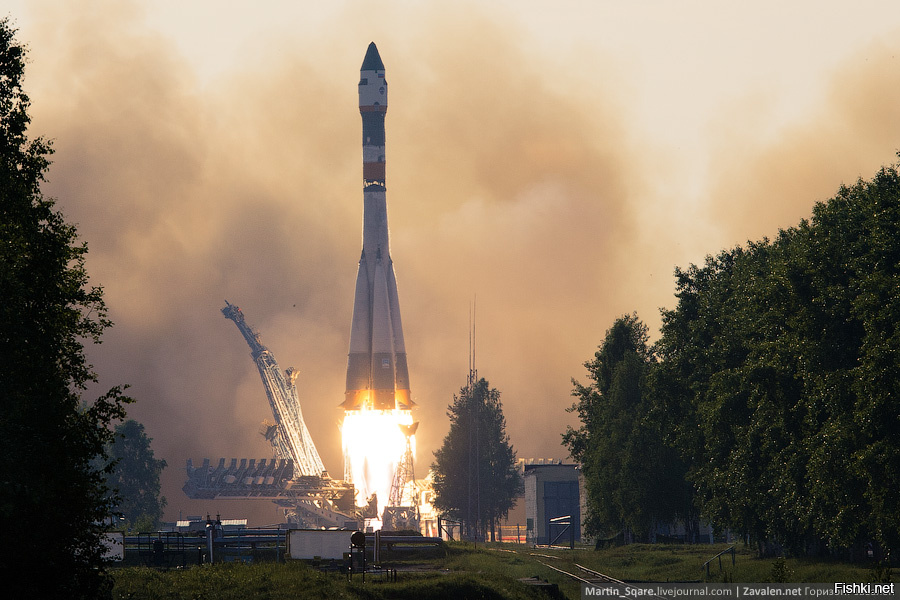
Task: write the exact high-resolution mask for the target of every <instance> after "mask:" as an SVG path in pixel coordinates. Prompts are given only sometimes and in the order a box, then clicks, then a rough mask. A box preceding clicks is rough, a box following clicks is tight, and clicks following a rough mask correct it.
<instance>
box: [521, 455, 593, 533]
mask: <svg viewBox="0 0 900 600" xmlns="http://www.w3.org/2000/svg"><path fill="white" fill-rule="evenodd" d="M582 483H583V482H582V476H581V469H580V468H579V466H578V465H575V464H562V461H559V462H557V463H555V464H525V518H526V528H527V530H528V539H529V541H530V542H532V543H535V544H550V543H553V544H556V545H568V544H569V543H570V540H572V539H573V537H574V540H575V541H576V542H578V541H580V540H581V489H582V487H583V485H582ZM565 516H569V517H571V518H570V520H568V522H570V523H571V524H570V525H569V526H570V527H572V528H574V536H572V535H570V531H569V530H567V529H566V525H565V523H564V522H563V521H562V520H557V521H554V519H557V518H558V517H565Z"/></svg>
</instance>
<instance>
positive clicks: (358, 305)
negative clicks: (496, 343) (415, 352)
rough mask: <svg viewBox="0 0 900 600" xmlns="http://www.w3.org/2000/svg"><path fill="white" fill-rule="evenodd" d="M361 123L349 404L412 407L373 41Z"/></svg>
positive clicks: (382, 91)
mask: <svg viewBox="0 0 900 600" xmlns="http://www.w3.org/2000/svg"><path fill="white" fill-rule="evenodd" d="M359 76H360V77H359V113H360V115H361V116H362V129H363V140H362V141H363V243H362V246H363V247H362V256H361V257H360V259H359V271H358V273H357V276H356V296H355V299H354V302H353V321H352V324H351V328H350V352H349V357H348V361H347V391H346V395H345V400H344V402H343V404H342V405H341V406H342V407H343V408H344V409H345V410H362V409H375V410H394V409H402V410H409V409H410V408H411V407H412V406H413V402H412V400H411V399H410V394H409V372H408V369H407V365H406V347H405V345H404V343H403V327H402V325H401V322H400V303H399V301H398V299H397V281H396V279H395V278H394V266H393V262H392V261H391V255H390V247H389V238H388V226H387V200H386V197H385V191H386V188H385V160H384V156H385V154H384V116H385V113H386V112H387V81H386V80H385V78H384V63H382V62H381V56H380V55H379V54H378V48H376V47H375V42H372V43H371V44H369V48H368V50H367V51H366V57H365V59H363V63H362V67H361V68H360V72H359Z"/></svg>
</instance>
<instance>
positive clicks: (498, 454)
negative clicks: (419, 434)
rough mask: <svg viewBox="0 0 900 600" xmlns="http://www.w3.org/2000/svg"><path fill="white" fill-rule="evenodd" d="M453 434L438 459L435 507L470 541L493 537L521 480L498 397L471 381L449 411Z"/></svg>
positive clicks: (485, 385)
mask: <svg viewBox="0 0 900 600" xmlns="http://www.w3.org/2000/svg"><path fill="white" fill-rule="evenodd" d="M447 416H448V417H449V418H450V431H449V432H448V433H447V436H446V437H445V438H444V443H443V445H442V446H441V447H440V448H439V449H438V450H437V451H436V452H435V453H434V457H435V461H434V463H433V464H432V465H431V469H432V471H433V473H434V492H435V500H434V505H435V507H437V508H438V509H439V510H440V511H441V512H443V513H444V514H446V515H449V516H451V517H452V518H454V519H458V520H461V521H463V522H464V523H465V528H466V529H465V531H466V534H467V535H468V536H473V537H480V536H482V535H484V534H485V533H486V532H487V531H490V536H491V541H494V530H495V525H496V524H497V522H498V521H499V520H500V519H501V518H503V517H506V515H508V514H509V510H510V508H512V506H513V503H514V501H515V498H516V496H517V495H518V493H519V489H520V487H521V486H522V478H521V476H520V475H519V472H518V470H517V469H516V453H515V451H514V450H513V448H512V446H511V445H510V443H509V436H508V435H506V419H505V418H504V417H503V407H502V404H501V402H500V392H499V391H498V390H497V389H496V388H491V387H490V386H489V384H488V382H487V381H486V380H485V379H484V378H481V379H478V380H477V381H476V380H475V378H474V376H473V377H470V382H469V385H467V386H465V387H463V388H460V390H459V395H454V396H453V403H452V404H451V405H450V406H449V407H448V409H447Z"/></svg>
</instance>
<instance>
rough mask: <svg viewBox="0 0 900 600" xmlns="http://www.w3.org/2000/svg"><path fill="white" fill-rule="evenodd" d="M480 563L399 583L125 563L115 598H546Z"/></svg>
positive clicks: (295, 564)
mask: <svg viewBox="0 0 900 600" xmlns="http://www.w3.org/2000/svg"><path fill="white" fill-rule="evenodd" d="M482 564H483V565H487V568H488V571H486V572H482V573H478V572H476V571H474V570H473V571H469V572H463V573H452V574H439V573H436V572H435V573H426V574H408V573H401V574H400V575H399V577H398V581H397V582H396V583H389V582H385V581H380V580H379V579H378V578H377V577H375V576H373V575H372V574H369V575H367V576H366V582H365V583H363V582H362V578H361V577H359V576H356V577H355V578H354V579H353V580H352V581H348V580H347V577H346V575H343V574H339V573H321V572H319V571H316V570H313V569H311V568H310V567H308V566H306V565H305V564H304V563H302V562H299V561H289V562H287V563H286V564H281V563H255V564H249V565H247V564H242V563H223V564H217V565H204V566H202V567H192V568H190V569H187V570H183V571H169V572H165V573H162V572H158V571H155V570H153V569H147V568H126V569H121V570H119V571H118V572H116V574H115V576H116V584H115V587H114V588H113V598H115V599H116V600H118V599H122V600H126V599H127V600H156V599H158V598H172V599H174V600H179V599H183V600H195V599H199V598H216V599H219V600H229V599H234V600H246V599H247V598H266V599H271V600H280V599H284V600H302V599H306V598H308V599H310V600H313V599H314V600H329V599H338V598H342V599H344V598H361V599H367V600H382V599H384V600H387V599H391V600H403V599H409V600H422V599H442V598H447V599H450V598H485V599H497V600H501V599H504V600H505V599H512V600H529V599H531V600H537V599H540V598H542V597H544V598H545V596H541V595H540V592H538V591H536V590H532V589H528V588H526V587H525V586H524V585H523V584H521V583H519V582H518V581H516V580H515V579H514V578H513V577H511V576H510V574H509V573H506V572H503V571H502V570H500V569H498V568H497V565H496V561H489V562H488V561H483V562H482Z"/></svg>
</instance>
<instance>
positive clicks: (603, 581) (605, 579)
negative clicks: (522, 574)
mask: <svg viewBox="0 0 900 600" xmlns="http://www.w3.org/2000/svg"><path fill="white" fill-rule="evenodd" d="M538 562H539V563H541V564H542V565H544V566H545V567H547V568H548V569H552V570H553V571H556V572H557V573H560V574H562V575H565V576H566V577H568V578H570V579H574V580H575V581H578V582H580V583H584V584H587V585H609V584H612V585H615V586H618V587H620V588H621V589H622V590H626V589H632V590H638V589H640V588H638V587H637V586H633V585H631V584H629V583H625V582H624V581H620V580H618V579H616V578H614V577H610V576H609V575H605V574H603V573H600V572H599V571H594V570H593V569H588V568H587V567H585V566H584V565H579V564H578V563H573V564H574V565H575V567H576V568H578V570H579V571H580V572H581V575H576V574H575V573H570V572H569V571H566V570H564V569H560V568H559V567H554V566H553V565H549V564H547V563H545V562H542V561H538ZM640 591H641V592H642V593H641V596H642V597H650V598H661V596H657V595H655V594H647V593H646V591H645V590H644V589H640Z"/></svg>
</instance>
